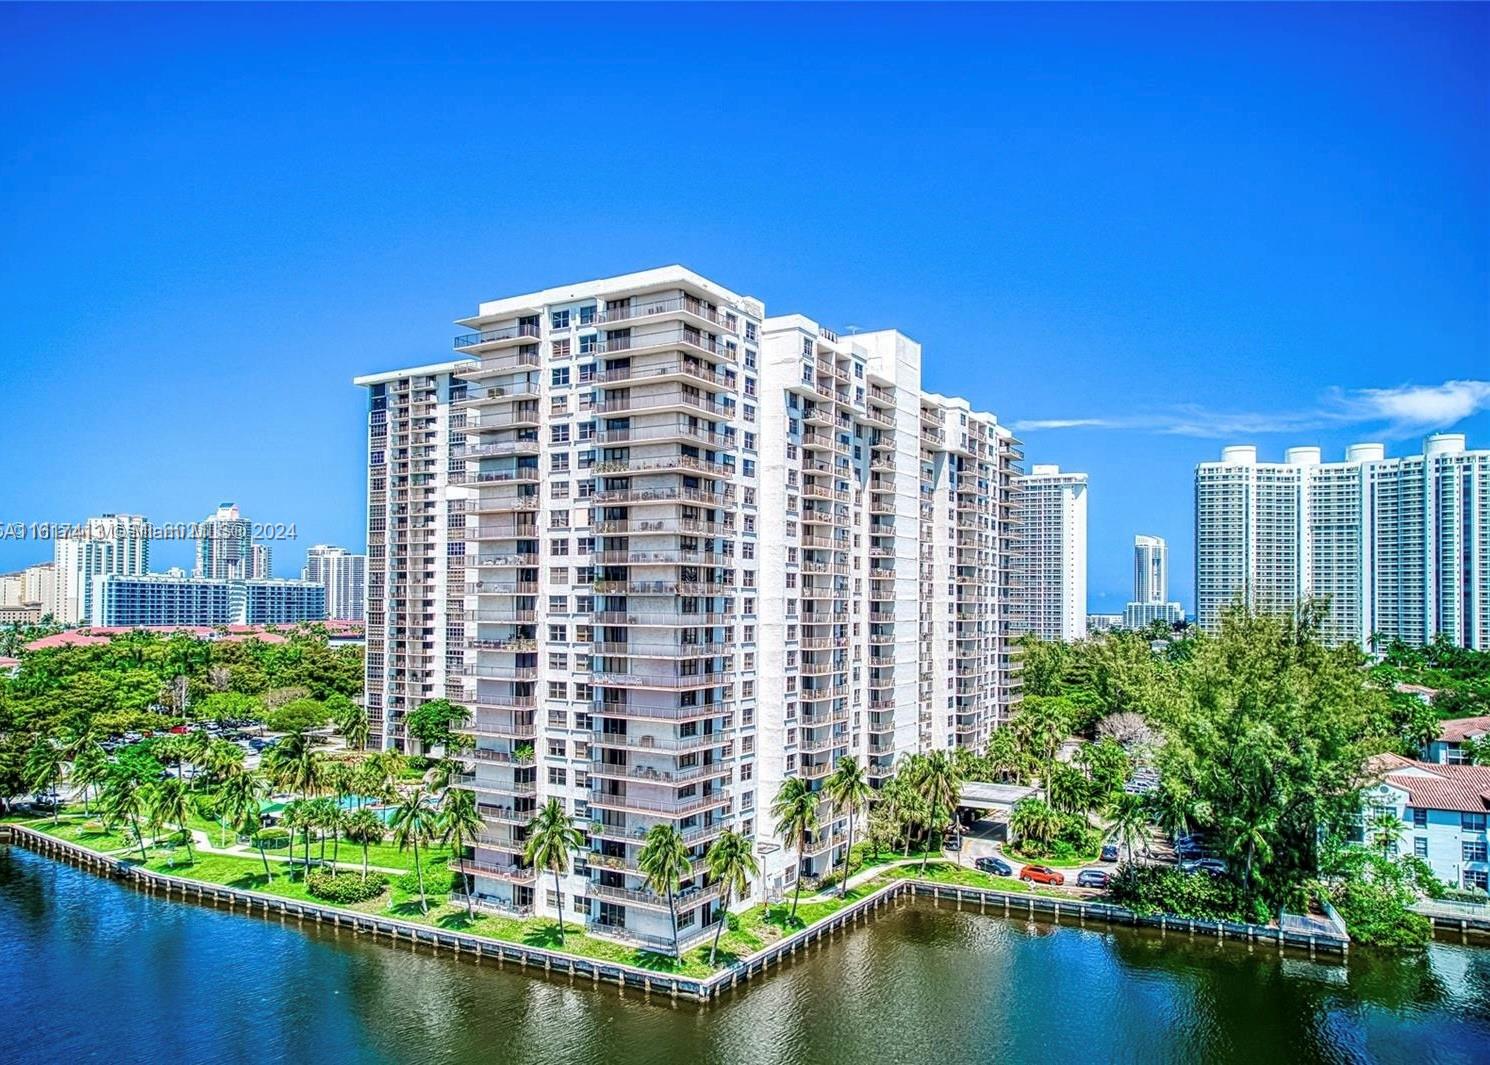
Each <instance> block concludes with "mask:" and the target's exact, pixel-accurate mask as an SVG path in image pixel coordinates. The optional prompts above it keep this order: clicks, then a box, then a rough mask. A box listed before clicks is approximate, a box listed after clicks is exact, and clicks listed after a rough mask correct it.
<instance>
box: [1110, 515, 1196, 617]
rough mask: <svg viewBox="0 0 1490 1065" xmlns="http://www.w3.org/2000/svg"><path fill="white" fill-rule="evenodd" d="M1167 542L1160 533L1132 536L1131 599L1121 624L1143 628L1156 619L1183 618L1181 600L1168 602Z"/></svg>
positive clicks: (1124, 611)
mask: <svg viewBox="0 0 1490 1065" xmlns="http://www.w3.org/2000/svg"><path fill="white" fill-rule="evenodd" d="M1168 593H1169V546H1168V545H1167V544H1166V543H1165V542H1164V540H1163V538H1162V537H1158V536H1135V537H1133V601H1132V602H1130V603H1129V604H1128V605H1127V607H1126V608H1125V609H1124V610H1123V627H1124V628H1127V629H1146V628H1148V627H1149V626H1150V625H1152V624H1153V623H1154V622H1156V621H1162V622H1164V623H1165V624H1169V625H1173V624H1175V623H1176V622H1180V621H1184V620H1185V612H1184V610H1183V609H1181V608H1180V604H1178V603H1171V602H1167V601H1166V599H1167V596H1168Z"/></svg>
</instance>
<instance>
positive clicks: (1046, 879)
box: [1019, 865, 1066, 884]
mask: <svg viewBox="0 0 1490 1065" xmlns="http://www.w3.org/2000/svg"><path fill="white" fill-rule="evenodd" d="M1019 879H1021V880H1028V881H1029V882H1030V883H1032V884H1064V883H1065V882H1066V878H1065V877H1064V876H1062V875H1061V874H1060V873H1058V872H1056V871H1055V870H1054V869H1052V868H1050V866H1048V865H1026V866H1025V867H1024V868H1023V869H1021V870H1019Z"/></svg>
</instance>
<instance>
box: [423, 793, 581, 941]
mask: <svg viewBox="0 0 1490 1065" xmlns="http://www.w3.org/2000/svg"><path fill="white" fill-rule="evenodd" d="M481 829H482V820H481V815H480V814H479V813H477V812H476V795H475V793H474V792H470V791H467V790H466V789H465V788H450V789H449V790H448V791H446V792H445V797H444V799H442V800H441V802H440V842H442V843H448V844H449V845H450V847H451V849H452V850H453V851H454V852H455V862H456V865H457V866H458V867H459V870H460V884H461V891H462V892H464V893H465V896H466V915H467V916H468V917H475V916H476V911H475V908H474V906H473V904H472V902H471V893H470V891H469V890H468V889H467V885H466V848H467V847H469V846H470V845H471V844H473V843H475V842H476V840H477V839H478V838H479V837H480V835H481ZM561 908H562V907H561Z"/></svg>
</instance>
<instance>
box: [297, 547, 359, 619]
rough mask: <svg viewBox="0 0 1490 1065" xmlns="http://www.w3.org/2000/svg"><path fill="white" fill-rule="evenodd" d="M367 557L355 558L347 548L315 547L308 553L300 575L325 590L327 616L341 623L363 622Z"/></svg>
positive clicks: (357, 556) (356, 556)
mask: <svg viewBox="0 0 1490 1065" xmlns="http://www.w3.org/2000/svg"><path fill="white" fill-rule="evenodd" d="M366 566H367V556H366V555H354V554H352V553H351V552H349V551H348V550H347V549H346V548H345V547H336V546H334V545H332V544H316V545H315V546H314V547H312V548H311V549H310V550H309V551H307V552H306V553H305V569H304V570H303V571H302V573H301V576H302V577H304V579H305V580H308V581H315V582H316V583H317V584H319V585H321V586H322V587H324V588H325V589H326V616H327V617H328V618H335V619H337V620H340V621H361V620H363V617H364V613H363V600H364V587H363V581H364V575H365V570H366Z"/></svg>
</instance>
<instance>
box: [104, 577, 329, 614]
mask: <svg viewBox="0 0 1490 1065" xmlns="http://www.w3.org/2000/svg"><path fill="white" fill-rule="evenodd" d="M91 604H92V614H91V615H90V620H89V623H90V624H92V625H96V626H97V625H102V626H121V627H137V626H147V625H288V624H294V623H296V622H301V621H324V620H325V618H326V590H325V589H324V588H322V587H321V586H320V585H319V584H316V583H314V582H313V581H281V580H262V581H261V580H236V579H230V580H218V579H216V578H213V577H174V576H166V575H165V574H160V573H148V574H145V575H143V576H130V577H126V576H121V575H120V574H115V573H110V574H100V575H99V576H97V577H95V578H94V579H93V596H92V599H91Z"/></svg>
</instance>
